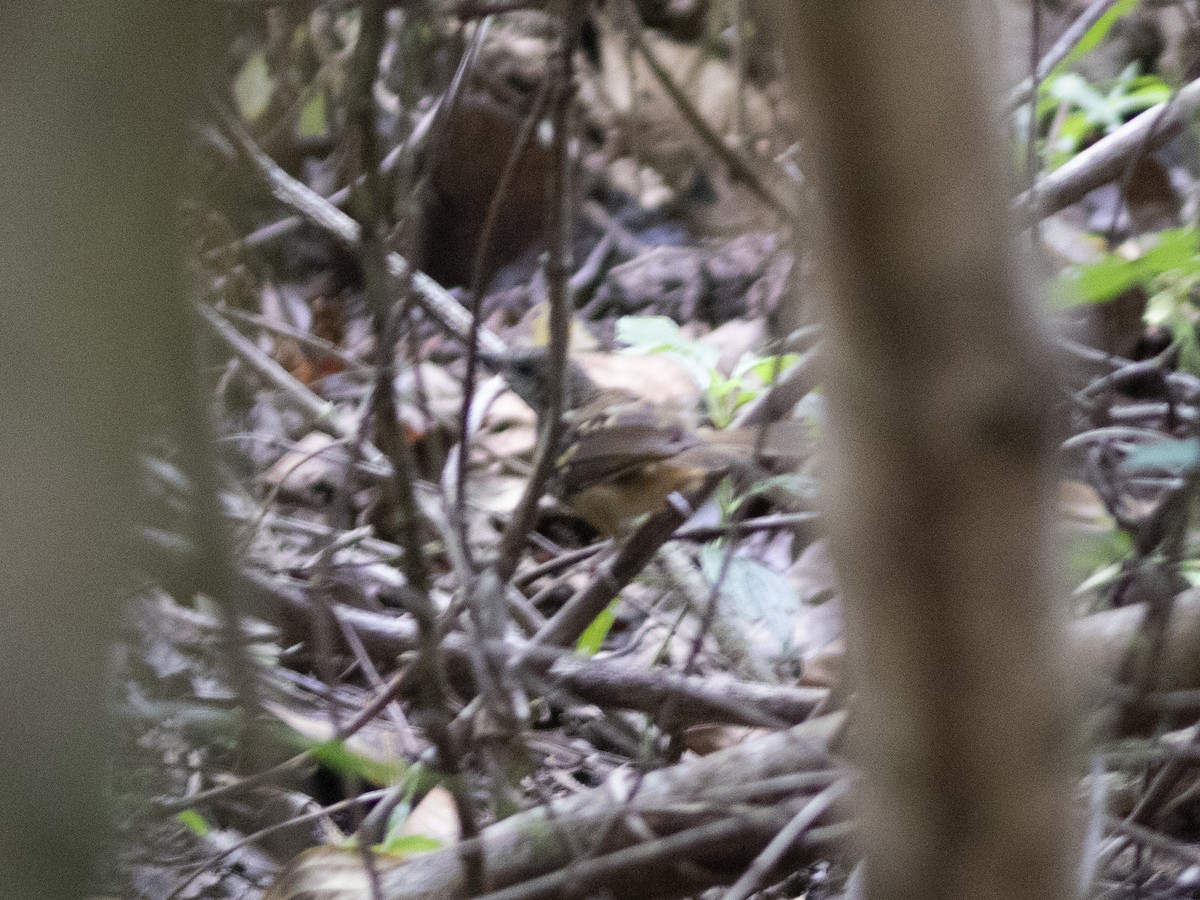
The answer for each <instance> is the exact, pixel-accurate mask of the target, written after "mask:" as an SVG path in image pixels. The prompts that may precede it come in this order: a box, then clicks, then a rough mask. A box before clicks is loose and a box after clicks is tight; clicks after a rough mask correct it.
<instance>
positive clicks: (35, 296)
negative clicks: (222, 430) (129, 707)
mask: <svg viewBox="0 0 1200 900" xmlns="http://www.w3.org/2000/svg"><path fill="white" fill-rule="evenodd" d="M172 13H173V10H172ZM4 19H5V21H4V27H3V28H2V29H0V120H2V121H3V122H4V126H3V128H0V159H3V160H4V164H3V169H2V171H0V208H2V209H3V210H4V214H3V217H2V218H0V272H2V273H3V286H2V288H0V290H2V291H3V296H4V299H3V301H2V302H0V305H2V306H3V309H4V314H3V320H4V324H3V328H2V329H0V358H2V359H3V370H4V373H5V375H4V416H3V419H2V420H0V460H3V468H4V472H5V484H4V489H3V490H2V491H0V522H2V523H3V527H2V528H0V560H3V568H4V588H3V591H2V593H3V598H2V599H0V659H2V660H3V666H4V675H3V678H0V709H3V710H4V716H5V724H4V735H5V736H4V739H3V740H0V770H3V772H4V784H5V788H4V802H3V803H2V804H0V872H3V882H4V888H3V894H4V896H5V897H9V898H14V900H24V898H29V900H34V898H44V897H80V896H84V895H85V894H86V893H87V891H88V889H89V887H91V884H90V882H91V879H92V877H93V875H94V872H95V869H96V866H95V859H94V856H93V851H95V850H96V849H97V846H98V845H99V844H100V843H101V842H102V841H103V839H104V832H105V828H104V825H105V810H104V808H103V800H104V795H105V774H106V772H108V771H110V769H109V766H108V765H107V764H106V762H105V759H104V757H105V750H106V748H105V737H106V735H105V730H104V716H103V710H104V708H105V706H106V701H107V699H108V698H107V697H106V696H105V694H106V692H105V680H104V677H103V676H104V671H105V664H106V656H107V654H108V652H109V647H108V644H107V642H106V636H107V635H108V634H109V633H110V631H111V630H112V628H113V626H114V625H115V619H116V614H117V609H118V603H119V601H120V599H121V598H122V597H123V596H125V595H126V594H127V592H128V590H129V589H130V586H131V584H133V582H132V580H131V578H130V572H129V568H130V567H129V559H128V544H127V541H128V536H129V533H130V532H129V526H130V524H131V520H132V517H133V513H132V506H133V504H132V502H131V501H132V497H133V496H134V491H133V480H132V478H131V477H130V476H131V471H130V469H131V465H132V460H133V454H132V446H133V442H134V439H135V437H136V436H137V433H138V429H137V427H136V424H135V423H137V422H138V421H139V420H140V421H142V422H144V421H145V416H146V413H147V411H148V410H151V409H154V408H155V406H156V404H159V407H158V408H159V409H161V408H163V406H164V405H165V403H164V401H165V397H164V395H163V394H162V393H160V389H161V385H162V383H163V382H164V380H165V381H170V379H164V378H163V373H164V371H169V369H166V367H165V360H166V359H168V358H169V354H170V351H171V349H172V346H171V345H169V344H165V343H163V342H162V335H163V330H166V329H168V328H169V327H170V325H169V324H168V323H178V322H179V321H181V320H182V314H183V310H184V309H185V307H184V306H183V305H182V301H181V299H180V296H179V293H178V292H174V293H173V292H172V291H171V290H170V289H169V288H168V285H167V284H166V282H168V281H169V280H170V279H169V278H168V277H166V273H167V272H168V271H169V270H170V268H171V267H172V265H173V263H172V262H171V260H172V259H173V257H174V255H175V254H174V247H173V246H172V241H171V237H170V236H171V234H172V228H171V215H170V213H171V195H172V193H173V188H174V185H173V184H172V183H171V179H172V173H171V166H173V165H174V164H175V163H176V162H177V161H178V159H179V158H180V153H179V149H178V147H179V143H180V141H179V140H178V139H179V137H180V136H181V129H180V128H178V127H174V128H173V127H172V123H175V124H176V125H177V124H178V119H176V118H175V117H176V116H178V115H179V114H180V112H181V109H180V107H181V104H180V102H179V97H178V95H177V93H176V90H175V89H176V88H177V87H178V86H179V85H180V84H181V79H177V78H175V77H174V76H172V75H171V74H170V71H171V67H176V68H178V67H180V65H181V60H182V59H183V58H184V57H185V56H186V44H185V43H184V41H185V37H186V31H185V30H184V29H183V28H181V27H180V22H179V19H178V17H176V16H174V15H173V14H172V15H168V12H167V8H166V7H164V6H162V5H160V4H149V3H131V2H122V3H91V2H67V3H61V4H54V5H52V6H47V5H45V4H9V5H8V6H6V8H5V10H4ZM160 329H162V330H160ZM178 333H179V332H178V331H175V332H174V334H176V335H178ZM176 346H177V345H176ZM174 361H175V363H176V364H184V363H186V357H185V358H183V359H179V358H178V356H176V359H175V360H174ZM167 408H170V407H167Z"/></svg>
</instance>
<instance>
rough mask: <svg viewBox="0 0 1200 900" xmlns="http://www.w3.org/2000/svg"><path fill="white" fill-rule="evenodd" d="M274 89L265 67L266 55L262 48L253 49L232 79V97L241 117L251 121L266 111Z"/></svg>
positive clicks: (269, 74)
mask: <svg viewBox="0 0 1200 900" xmlns="http://www.w3.org/2000/svg"><path fill="white" fill-rule="evenodd" d="M274 91H275V81H274V79H273V78H271V73H270V71H269V70H268V69H267V55H266V53H265V52H264V51H262V50H255V51H254V53H252V54H250V58H249V59H247V60H246V62H245V64H244V65H243V66H242V70H241V71H240V72H238V73H237V77H236V78H234V80H233V99H234V102H235V103H236V104H237V108H238V112H239V113H241V115H242V118H243V119H245V120H246V121H247V122H253V121H254V120H255V119H257V118H258V117H259V116H261V115H262V114H263V113H264V112H266V109H267V104H268V103H270V102H271V94H272V93H274Z"/></svg>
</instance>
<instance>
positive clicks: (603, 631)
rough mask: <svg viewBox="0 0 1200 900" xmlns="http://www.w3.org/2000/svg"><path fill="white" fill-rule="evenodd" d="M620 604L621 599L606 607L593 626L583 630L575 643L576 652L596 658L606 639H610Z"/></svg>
mask: <svg viewBox="0 0 1200 900" xmlns="http://www.w3.org/2000/svg"><path fill="white" fill-rule="evenodd" d="M620 602H621V598H620V597H618V598H617V599H615V600H613V601H612V602H611V603H609V604H608V606H606V607H604V610H603V612H601V613H600V615H598V616H596V618H594V619H592V622H591V624H590V625H588V627H587V628H585V629H584V630H583V634H581V635H580V636H579V640H577V641H576V642H575V652H577V653H582V654H583V655H584V656H595V655H596V654H597V653H599V652H600V647H601V645H603V643H604V639H605V638H606V637H608V633H609V632H610V631H612V627H613V624H614V623H615V622H616V621H617V606H618V604H620Z"/></svg>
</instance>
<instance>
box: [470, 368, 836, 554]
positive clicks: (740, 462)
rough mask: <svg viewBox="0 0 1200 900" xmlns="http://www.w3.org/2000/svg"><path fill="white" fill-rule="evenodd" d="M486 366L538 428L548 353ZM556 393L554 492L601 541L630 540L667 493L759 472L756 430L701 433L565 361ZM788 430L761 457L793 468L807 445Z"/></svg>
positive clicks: (693, 420) (671, 407)
mask: <svg viewBox="0 0 1200 900" xmlns="http://www.w3.org/2000/svg"><path fill="white" fill-rule="evenodd" d="M491 362H492V365H493V366H494V367H495V368H496V370H497V371H498V372H499V373H500V374H501V375H502V376H503V377H504V378H505V380H506V381H507V382H508V385H509V387H510V388H511V389H512V391H513V392H514V393H515V394H516V395H517V396H519V397H520V398H521V399H522V400H524V401H525V402H526V403H527V404H528V405H529V406H530V407H531V408H532V409H533V411H534V412H535V413H536V414H537V416H538V419H539V423H540V422H541V420H542V419H543V418H544V416H545V413H546V410H547V408H548V407H549V401H550V397H549V380H550V379H549V373H550V357H549V353H548V352H547V350H546V348H544V347H533V348H523V349H519V350H513V351H509V352H507V353H504V354H498V355H496V356H495V357H494V358H493V359H492V360H491ZM562 389H563V416H562V417H563V429H562V433H561V438H560V443H559V446H558V448H556V457H555V463H554V474H553V476H552V478H551V484H550V491H551V493H552V494H554V495H555V496H557V497H558V499H560V500H561V501H562V502H563V503H564V504H565V505H566V506H567V507H569V508H570V509H571V510H572V511H573V512H574V513H575V514H576V515H578V516H579V517H580V518H582V519H583V520H584V521H586V522H587V523H588V524H590V525H591V526H593V527H594V528H596V529H597V530H598V531H599V532H600V533H602V534H605V535H608V536H622V535H627V534H628V533H629V532H630V531H631V530H632V528H633V527H634V526H635V525H636V524H637V522H638V521H640V519H641V518H642V517H643V516H645V515H646V514H648V513H654V512H657V511H658V510H660V509H662V508H663V507H664V506H665V505H666V503H667V501H668V498H669V497H670V496H671V495H672V494H673V493H675V492H686V491H688V490H690V489H692V488H694V487H698V486H699V485H700V484H701V483H702V482H703V481H704V479H705V478H707V477H708V476H709V475H711V474H713V473H715V472H720V471H725V470H732V469H735V468H737V469H741V470H743V471H750V470H753V469H754V468H755V457H756V455H757V454H756V447H757V445H758V444H759V443H760V441H759V440H758V434H757V431H756V430H755V429H752V428H729V429H723V430H717V429H711V428H702V427H698V423H697V416H696V415H695V412H694V411H693V410H688V409H685V408H683V407H682V406H680V405H678V404H672V403H653V402H650V401H648V400H645V399H643V398H640V397H638V396H637V395H636V394H634V393H633V392H632V391H629V390H625V389H622V388H611V387H601V386H600V385H598V384H597V383H596V382H595V381H594V380H593V379H592V378H591V376H589V375H588V373H587V372H586V371H585V370H584V369H583V367H582V366H580V365H579V364H578V363H577V362H576V361H575V360H573V359H570V358H568V359H567V362H566V368H565V369H564V371H563V381H562ZM792 424H794V425H796V426H801V425H802V423H798V422H797V423H777V424H776V425H774V426H772V429H777V428H778V427H779V426H787V425H792ZM789 431H790V433H788V434H786V435H783V434H780V433H779V432H778V431H777V430H776V432H775V433H774V434H772V433H771V432H768V433H767V434H766V440H765V441H763V442H761V443H762V444H763V448H765V450H766V455H767V456H769V457H770V458H772V459H783V460H786V461H796V460H799V459H802V458H804V457H805V456H806V455H808V453H809V451H810V449H811V445H812V440H811V436H810V435H809V434H808V433H807V431H804V432H803V433H802V434H799V435H797V433H796V430H794V429H789Z"/></svg>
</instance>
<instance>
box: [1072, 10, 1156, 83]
mask: <svg viewBox="0 0 1200 900" xmlns="http://www.w3.org/2000/svg"><path fill="white" fill-rule="evenodd" d="M1140 2H1141V0H1118V2H1117V3H1114V4H1113V7H1112V9H1110V10H1109V11H1108V12H1106V13H1105V14H1104V15H1102V16H1101V17H1100V18H1099V19H1098V20H1097V21H1096V24H1095V25H1093V26H1092V27H1091V28H1089V29H1088V30H1087V31H1085V32H1084V34H1083V37H1082V38H1080V40H1079V43H1078V44H1076V45H1075V48H1074V49H1073V50H1072V51H1071V52H1070V53H1068V54H1067V56H1066V58H1065V59H1064V60H1063V61H1062V62H1061V63H1059V64H1058V66H1067V65H1070V64H1071V63H1073V62H1074V61H1075V60H1077V59H1079V57H1081V56H1083V55H1084V54H1085V53H1087V52H1088V51H1089V50H1092V49H1094V48H1095V47H1096V45H1098V44H1099V43H1100V42H1101V41H1102V40H1104V39H1105V38H1106V37H1108V32H1109V31H1110V30H1111V29H1112V27H1113V25H1115V24H1116V23H1117V20H1118V19H1120V18H1121V17H1122V16H1124V15H1126V14H1127V13H1130V12H1132V11H1133V10H1134V9H1136V8H1137V6H1138V4H1139V3H1140ZM1058 66H1056V67H1055V68H1056V69H1057V68H1058Z"/></svg>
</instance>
